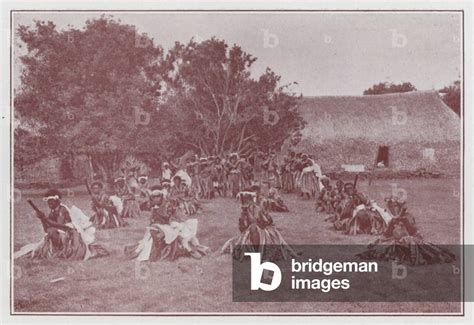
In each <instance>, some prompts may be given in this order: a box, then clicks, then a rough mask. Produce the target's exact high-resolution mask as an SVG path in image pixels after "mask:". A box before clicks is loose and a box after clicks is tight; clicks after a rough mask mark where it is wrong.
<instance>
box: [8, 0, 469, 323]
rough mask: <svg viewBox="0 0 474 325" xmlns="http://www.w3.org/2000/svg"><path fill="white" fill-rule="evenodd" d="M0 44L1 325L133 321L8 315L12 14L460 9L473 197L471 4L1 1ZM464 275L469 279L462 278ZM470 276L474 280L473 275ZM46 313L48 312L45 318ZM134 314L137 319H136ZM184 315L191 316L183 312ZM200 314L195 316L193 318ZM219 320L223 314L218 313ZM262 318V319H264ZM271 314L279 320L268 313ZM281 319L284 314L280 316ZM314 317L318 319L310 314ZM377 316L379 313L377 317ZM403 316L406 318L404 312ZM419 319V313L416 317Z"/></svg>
mask: <svg viewBox="0 0 474 325" xmlns="http://www.w3.org/2000/svg"><path fill="white" fill-rule="evenodd" d="M1 9H2V10H1V18H0V19H1V20H0V21H1V29H0V32H1V44H2V54H3V55H2V56H1V60H2V61H1V65H0V69H1V73H2V79H1V80H2V81H3V82H2V84H1V90H2V96H1V114H0V132H1V133H0V154H1V157H2V158H3V159H2V160H1V163H2V166H1V167H2V168H0V184H1V186H0V212H1V214H0V215H1V216H3V219H2V222H0V234H1V236H0V237H1V238H2V245H1V253H2V255H1V256H2V259H1V260H2V263H1V270H2V272H1V282H0V283H1V286H0V288H1V289H3V290H1V302H2V304H1V308H2V309H1V311H2V316H1V319H2V322H4V323H8V324H10V323H13V322H22V323H23V322H35V323H36V322H41V323H42V322H48V323H50V322H64V321H67V322H88V323H91V322H92V323H99V322H101V323H103V322H104V321H105V322H109V321H110V322H112V321H113V322H114V323H115V322H117V321H118V322H125V321H127V322H129V321H131V320H135V321H136V320H137V319H136V317H123V316H122V317H113V316H108V317H100V316H87V317H73V316H72V315H75V314H76V315H77V314H80V313H71V316H40V317H38V316H26V315H21V316H13V317H12V316H10V297H9V293H10V292H9V288H10V279H9V270H10V262H9V254H10V252H9V247H10V242H9V238H10V229H9V227H10V225H9V219H10V211H9V209H10V190H11V188H10V186H11V185H10V161H9V160H7V159H6V158H5V157H10V118H11V117H10V102H9V100H10V85H9V82H8V81H9V80H10V70H9V69H10V62H9V39H10V10H11V9H14V10H31V9H36V10H55V9H63V10H66V9H67V10H74V9H75V10H84V9H87V10H104V11H106V10H148V9H157V10H158V9H165V10H179V9H181V10H182V9H191V10H192V9H208V10H209V9H210V10H213V9H214V10H215V9H219V10H226V9H228V10H231V9H245V10H250V9H255V10H265V9H267V10H276V9H282V10H303V9H306V10H358V9H359V10H364V9H365V10H377V9H382V10H453V9H454V10H459V9H462V10H464V33H465V34H464V58H465V60H466V61H465V62H464V85H465V87H464V90H465V94H464V100H465V102H464V104H465V107H466V109H465V111H464V125H465V126H466V130H464V131H465V132H464V139H465V143H464V145H465V151H464V156H465V162H466V165H465V166H464V170H466V171H467V174H466V175H465V177H464V196H465V198H470V197H473V196H472V195H471V194H474V193H472V192H473V189H474V179H473V177H472V176H471V175H470V173H469V171H471V170H473V168H472V167H474V166H473V161H474V159H472V158H474V155H473V143H472V141H471V139H473V138H472V137H471V132H472V131H470V130H469V127H468V126H472V125H474V123H473V122H474V114H473V113H472V111H471V109H470V108H472V99H471V98H472V97H471V92H472V85H473V84H472V75H473V69H472V62H471V61H472V59H471V58H472V53H473V51H472V50H473V39H472V30H473V27H474V26H473V23H472V14H473V6H472V3H471V2H455V1H445V2H438V1H437V2H434V1H429V2H426V1H425V2H416V3H415V2H412V1H390V2H384V3H380V2H376V1H373V2H369V1H362V2H349V1H331V2H329V1H327V2H322V1H319V2H316V1H311V2H308V1H292V2H289V1H262V0H260V1H253V2H252V3H248V2H243V1H159V2H151V1H142V2H140V3H137V2H131V1H115V2H114V3H111V2H98V1H93V0H86V1H84V0H83V1H80V2H77V1H74V2H73V1H63V2H60V1H48V0H46V1H41V2H40V1H15V2H13V1H11V2H7V1H1ZM473 211H474V200H472V201H471V200H469V199H465V202H464V233H465V238H464V239H465V244H474V240H473V239H474V231H473V221H472V217H471V215H472V213H471V212H473ZM466 276H468V274H467V275H466ZM471 276H472V275H471ZM464 311H465V316H464V317H460V316H455V317H436V316H432V315H433V314H430V316H426V317H405V316H397V317H387V316H379V317H370V316H369V317H367V315H370V314H366V313H364V314H354V313H350V314H349V315H364V316H360V317H351V318H348V317H334V316H330V317H324V316H320V317H317V318H316V319H314V318H312V317H303V318H302V317H299V318H298V322H301V323H309V322H311V323H314V322H315V321H317V322H321V321H323V322H326V321H330V322H336V323H342V322H347V321H350V322H354V321H355V322H357V323H364V324H370V323H377V324H378V323H382V322H383V323H387V322H388V323H390V322H416V323H428V322H430V323H431V322H436V323H440V322H443V323H444V322H448V321H449V322H450V323H456V324H461V323H466V324H472V323H473V322H474V318H473V303H466V304H465V310H464ZM45 314H47V313H45ZM239 314H241V313H230V314H225V315H239ZM104 315H110V314H108V313H104ZM113 315H117V313H113ZM137 315H138V314H137ZM140 315H152V314H151V313H143V314H141V313H140ZM161 315H162V316H159V317H158V318H155V317H140V322H144V323H148V322H154V323H155V322H157V321H159V322H164V321H166V322H171V323H176V322H181V321H186V320H187V321H192V322H199V323H200V322H202V321H205V322H206V323H214V322H215V323H217V322H219V323H221V322H222V321H225V322H240V321H244V322H252V323H253V322H258V323H261V322H267V321H271V322H272V323H286V322H294V321H295V317H278V318H277V317H271V318H266V317H265V318H264V317H253V316H248V317H245V318H242V317H235V316H234V317H225V318H224V319H222V318H221V317H206V318H202V317H182V318H180V319H179V320H178V319H176V318H170V317H166V314H161ZM183 315H189V314H187V313H184V314H183ZM193 315H199V313H196V314H193ZM217 315H222V314H217ZM253 315H261V314H259V313H254V314H253ZM264 315H266V314H264ZM272 315H278V314H275V313H272ZM281 315H285V313H282V314H281ZM299 315H302V316H303V315H309V314H308V313H299ZM311 315H317V314H311ZM333 315H348V314H347V313H346V314H344V313H342V314H333ZM377 315H380V314H377ZM404 315H407V314H406V313H404ZM417 315H418V314H417Z"/></svg>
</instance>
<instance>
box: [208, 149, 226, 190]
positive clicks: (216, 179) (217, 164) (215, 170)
mask: <svg viewBox="0 0 474 325" xmlns="http://www.w3.org/2000/svg"><path fill="white" fill-rule="evenodd" d="M211 178H212V197H215V195H216V194H218V195H219V196H225V194H226V193H225V175H224V166H222V162H221V158H220V157H216V158H215V159H214V164H213V165H212V169H211Z"/></svg>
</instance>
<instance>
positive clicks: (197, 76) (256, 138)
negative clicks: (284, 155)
mask: <svg viewBox="0 0 474 325" xmlns="http://www.w3.org/2000/svg"><path fill="white" fill-rule="evenodd" d="M255 61H256V58H255V57H253V56H252V55H251V54H248V53H246V52H244V51H243V50H242V49H241V47H240V46H237V45H233V46H231V47H229V46H228V45H227V44H226V42H225V41H223V40H219V39H216V38H212V39H209V40H206V41H203V42H200V43H198V42H196V41H194V40H191V41H190V42H189V43H187V44H181V43H179V42H177V43H176V44H175V46H174V48H172V49H171V50H170V51H169V53H168V55H167V56H166V58H165V65H166V67H167V70H168V71H169V72H168V74H167V75H166V76H165V80H166V82H167V94H168V96H167V98H166V104H165V105H164V106H163V110H164V111H165V112H166V113H167V114H168V116H170V117H171V125H172V126H173V128H174V131H175V134H176V138H175V143H174V145H177V146H178V147H179V148H182V150H187V149H193V150H195V151H197V152H198V153H201V154H208V155H220V154H223V153H227V152H233V151H236V152H245V151H246V150H249V148H251V147H255V148H257V147H258V148H279V147H280V146H281V145H282V143H283V141H284V140H285V139H286V138H287V137H288V136H289V135H290V134H291V132H293V131H295V130H297V129H299V128H301V127H302V126H303V120H302V118H301V117H300V115H299V114H298V112H297V111H296V110H295V107H296V104H297V100H298V97H297V96H296V95H295V94H294V93H292V92H291V91H290V90H289V86H290V85H280V76H279V75H277V74H275V73H274V72H273V71H272V70H270V69H269V68H267V69H266V71H265V72H264V73H263V74H262V75H260V76H259V77H258V78H253V77H252V75H251V67H252V65H253V63H254V62H255Z"/></svg>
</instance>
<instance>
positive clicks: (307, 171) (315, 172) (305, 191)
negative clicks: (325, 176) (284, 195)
mask: <svg viewBox="0 0 474 325" xmlns="http://www.w3.org/2000/svg"><path fill="white" fill-rule="evenodd" d="M301 167H302V169H301V174H300V177H299V183H300V190H301V195H302V196H303V198H307V199H310V198H312V197H315V195H316V193H317V192H318V188H319V185H318V177H321V176H322V175H321V168H320V167H319V165H317V164H316V163H315V162H314V161H313V160H312V159H310V158H309V157H308V155H307V154H303V155H302V156H301Z"/></svg>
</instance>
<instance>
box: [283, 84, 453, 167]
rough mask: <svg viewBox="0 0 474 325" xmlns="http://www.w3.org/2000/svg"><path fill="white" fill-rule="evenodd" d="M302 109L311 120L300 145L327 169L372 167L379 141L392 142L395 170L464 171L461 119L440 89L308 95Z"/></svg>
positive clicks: (391, 161)
mask: <svg viewBox="0 0 474 325" xmlns="http://www.w3.org/2000/svg"><path fill="white" fill-rule="evenodd" d="M298 109H299V110H300V112H301V114H302V115H303V117H304V119H305V120H306V122H307V123H308V124H307V126H306V127H305V129H304V130H303V131H302V135H303V136H302V141H301V143H300V144H299V145H298V146H297V147H296V148H295V149H296V150H299V151H307V152H308V153H309V154H312V155H314V157H315V159H316V161H317V162H318V163H319V164H321V165H322V167H323V170H328V171H330V170H331V171H332V170H338V169H340V166H341V164H363V165H366V166H367V167H372V166H373V165H374V162H375V157H376V155H377V151H378V148H379V146H389V156H390V166H389V167H390V168H391V169H393V170H416V169H418V168H422V167H424V168H427V169H430V170H438V171H440V172H442V173H444V174H458V173H459V170H460V162H459V161H460V150H461V148H460V128H461V123H460V119H459V117H458V116H457V115H456V114H455V113H454V112H453V111H452V110H451V109H449V108H448V107H447V106H446V105H444V103H443V102H442V101H441V99H440V98H439V96H438V95H437V94H436V93H435V92H412V93H404V94H389V95H376V96H344V97H308V98H303V99H302V101H301V104H300V105H299V107H298ZM286 148H287V147H286Z"/></svg>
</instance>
